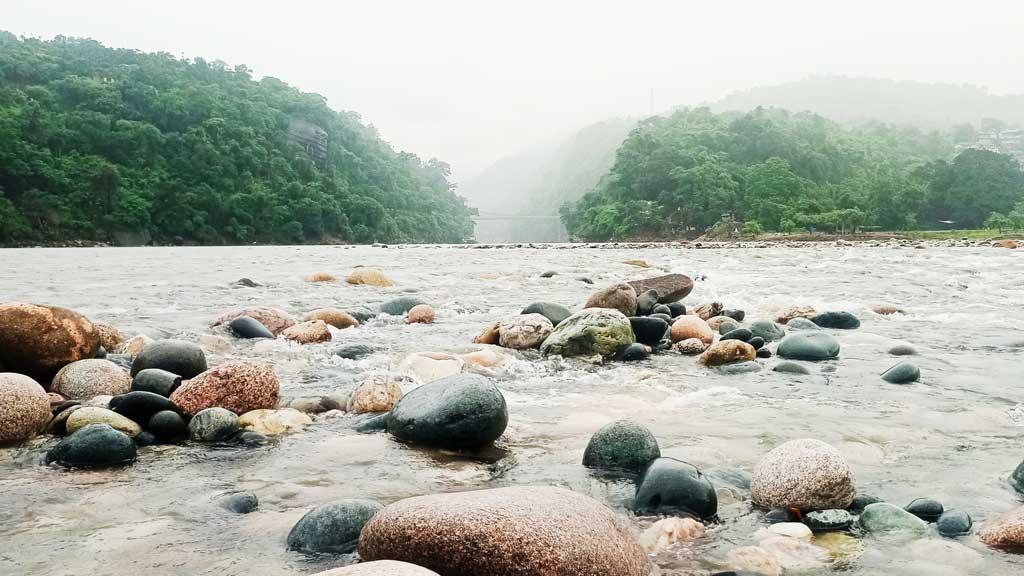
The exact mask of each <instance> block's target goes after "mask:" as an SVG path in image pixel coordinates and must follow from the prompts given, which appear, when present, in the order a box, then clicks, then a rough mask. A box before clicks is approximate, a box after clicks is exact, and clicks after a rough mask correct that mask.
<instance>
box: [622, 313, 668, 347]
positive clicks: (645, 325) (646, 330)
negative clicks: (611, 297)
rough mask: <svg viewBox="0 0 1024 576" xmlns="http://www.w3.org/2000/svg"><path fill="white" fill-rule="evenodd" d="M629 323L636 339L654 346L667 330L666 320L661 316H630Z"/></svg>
mask: <svg viewBox="0 0 1024 576" xmlns="http://www.w3.org/2000/svg"><path fill="white" fill-rule="evenodd" d="M629 325H630V327H631V328H632V329H633V335H634V336H635V337H636V341H637V342H639V343H641V344H647V345H648V346H656V345H657V344H658V342H661V341H662V340H663V339H664V338H665V334H666V333H667V332H668V322H666V321H665V320H662V319H661V318H651V317H647V316H632V317H630V319H629Z"/></svg>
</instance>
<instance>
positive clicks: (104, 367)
mask: <svg viewBox="0 0 1024 576" xmlns="http://www.w3.org/2000/svg"><path fill="white" fill-rule="evenodd" d="M131 388H132V377H131V376H129V375H128V373H127V372H125V371H124V370H122V369H121V367H120V366H118V365H117V364H114V363H113V362H111V361H109V360H100V359H98V358H89V359H85V360H78V361H76V362H72V363H71V364H68V365H67V366H65V367H63V368H61V369H60V370H59V371H58V372H57V375H56V376H54V377H53V382H51V383H50V390H52V391H53V392H56V393H57V394H60V395H61V396H63V397H65V398H67V399H69V400H88V399H89V398H93V397H96V396H117V395H118V394H124V393H125V392H127V391H129V390H131Z"/></svg>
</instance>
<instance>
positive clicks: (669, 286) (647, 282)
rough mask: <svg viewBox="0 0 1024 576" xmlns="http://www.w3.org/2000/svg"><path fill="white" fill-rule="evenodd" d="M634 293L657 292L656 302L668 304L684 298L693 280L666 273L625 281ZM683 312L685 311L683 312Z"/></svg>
mask: <svg viewBox="0 0 1024 576" xmlns="http://www.w3.org/2000/svg"><path fill="white" fill-rule="evenodd" d="M627 284H629V285H630V286H631V287H632V288H633V291H634V292H635V293H636V294H643V293H644V292H647V291H648V290H656V291H657V292H658V302H660V303H661V304H669V303H672V302H676V301H677V300H682V299H683V298H686V296H687V295H689V294H690V292H691V291H692V290H693V280H691V279H690V277H689V276H685V275H683V274H666V275H664V276H655V277H654V278H644V279H643V280H633V281H631V282H627ZM683 313H684V314H685V312H683Z"/></svg>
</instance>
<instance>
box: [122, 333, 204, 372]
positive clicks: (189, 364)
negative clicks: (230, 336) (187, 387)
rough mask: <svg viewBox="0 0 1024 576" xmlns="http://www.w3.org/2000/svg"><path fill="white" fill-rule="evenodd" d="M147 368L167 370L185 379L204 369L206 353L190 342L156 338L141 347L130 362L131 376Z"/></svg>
mask: <svg viewBox="0 0 1024 576" xmlns="http://www.w3.org/2000/svg"><path fill="white" fill-rule="evenodd" d="M147 368H160V369H161V370H167V371H168V372H173V373H175V374H177V375H178V376H181V377H182V378H184V379H186V380H187V379H189V378H193V377H195V376H198V375H199V374H202V373H203V372H205V371H206V354H205V353H203V349H202V348H200V347H199V346H197V345H196V344H193V343H191V342H183V341H181V340H157V341H156V342H153V343H151V344H149V345H147V346H146V347H145V348H143V349H142V352H140V353H139V355H138V356H136V357H135V360H134V361H133V362H132V371H131V375H132V377H134V376H135V375H136V374H138V373H139V372H141V371H142V370H145V369H147Z"/></svg>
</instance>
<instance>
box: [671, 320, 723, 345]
mask: <svg viewBox="0 0 1024 576" xmlns="http://www.w3.org/2000/svg"><path fill="white" fill-rule="evenodd" d="M669 334H670V335H671V337H672V341H673V342H679V341H682V340H688V339H690V338H696V339H698V340H700V341H701V342H703V343H705V344H711V343H712V342H714V341H715V331H714V330H712V329H711V327H710V326H708V323H707V322H705V321H703V320H701V319H700V318H699V317H697V316H691V315H689V314H684V315H682V316H679V317H677V318H676V319H675V320H673V321H672V328H671V329H670V330H669Z"/></svg>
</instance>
